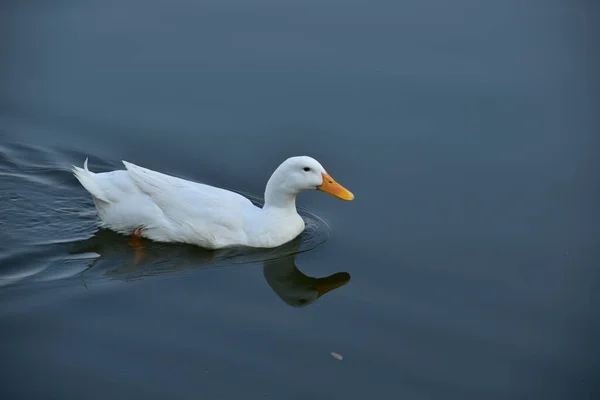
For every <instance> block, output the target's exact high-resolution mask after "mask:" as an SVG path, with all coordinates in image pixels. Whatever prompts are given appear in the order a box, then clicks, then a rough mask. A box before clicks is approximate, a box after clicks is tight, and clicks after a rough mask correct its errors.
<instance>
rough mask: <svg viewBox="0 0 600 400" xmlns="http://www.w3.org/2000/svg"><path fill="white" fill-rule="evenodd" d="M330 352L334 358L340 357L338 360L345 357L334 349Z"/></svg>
mask: <svg viewBox="0 0 600 400" xmlns="http://www.w3.org/2000/svg"><path fill="white" fill-rule="evenodd" d="M329 354H331V356H332V357H333V358H336V359H338V360H340V361H341V360H343V359H344V357H342V355H341V354H340V353H336V352H335V351H332V352H331V353H329Z"/></svg>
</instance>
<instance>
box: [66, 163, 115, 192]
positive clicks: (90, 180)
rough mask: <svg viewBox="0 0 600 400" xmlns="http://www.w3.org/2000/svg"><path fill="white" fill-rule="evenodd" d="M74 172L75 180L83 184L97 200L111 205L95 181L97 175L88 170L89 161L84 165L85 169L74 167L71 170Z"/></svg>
mask: <svg viewBox="0 0 600 400" xmlns="http://www.w3.org/2000/svg"><path fill="white" fill-rule="evenodd" d="M71 170H72V171H73V175H75V178H77V180H78V181H79V183H81V185H82V186H83V187H84V188H85V189H86V190H87V191H88V192H90V194H91V195H92V196H94V198H95V199H97V200H100V201H104V202H106V203H110V201H109V200H108V199H107V198H106V195H105V194H104V192H103V190H102V188H101V187H100V186H98V184H97V183H96V180H95V175H96V174H95V173H93V172H91V171H90V170H89V169H88V159H87V158H86V159H85V162H84V163H83V168H79V167H76V166H73V168H72V169H71Z"/></svg>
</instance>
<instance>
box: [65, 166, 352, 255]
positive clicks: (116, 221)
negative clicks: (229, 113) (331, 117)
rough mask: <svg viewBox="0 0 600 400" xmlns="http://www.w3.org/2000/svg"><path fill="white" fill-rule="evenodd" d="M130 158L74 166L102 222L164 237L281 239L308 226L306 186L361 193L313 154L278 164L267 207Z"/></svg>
mask: <svg viewBox="0 0 600 400" xmlns="http://www.w3.org/2000/svg"><path fill="white" fill-rule="evenodd" d="M123 163H124V164H125V167H126V170H117V171H111V172H104V173H93V172H91V171H90V170H89V169H88V167H87V159H86V160H85V163H84V167H83V168H79V167H73V173H74V174H75V177H76V178H77V179H78V180H79V182H80V183H81V184H82V185H83V187H84V188H85V189H86V190H87V191H88V192H90V194H91V195H92V198H93V199H94V203H95V204H96V209H97V210H98V216H99V217H100V220H101V224H102V226H104V227H106V228H109V229H112V230H114V231H116V232H119V233H122V234H127V235H133V236H134V238H139V237H145V238H148V239H151V240H154V241H157V242H180V243H189V244H194V245H197V246H200V247H205V248H209V249H219V248H224V247H231V246H249V247H263V248H270V247H277V246H280V245H282V244H284V243H286V242H289V241H290V240H292V239H294V238H295V237H296V236H298V235H299V234H300V233H301V232H302V231H303V230H304V220H303V219H302V217H300V215H298V212H297V211H296V196H297V195H298V194H300V193H301V192H303V191H306V190H311V189H318V190H321V191H324V192H326V193H329V194H332V195H333V196H335V197H338V198H340V199H342V200H353V199H354V195H353V194H352V193H350V192H349V191H348V190H346V189H345V188H344V187H342V186H341V185H340V184H338V183H337V182H336V181H335V180H333V178H332V177H331V176H330V175H329V174H328V173H327V172H326V171H325V169H324V168H323V167H322V166H321V164H319V162H318V161H317V160H315V159H313V158H311V157H306V156H300V157H291V158H288V159H287V160H285V161H284V162H283V163H282V164H281V165H280V166H279V167H278V168H277V169H276V170H275V172H273V175H271V178H270V179H269V181H268V182H267V187H266V189H265V203H264V206H263V207H262V208H259V207H256V206H255V205H254V204H252V202H251V201H250V200H249V199H247V198H246V197H244V196H242V195H240V194H238V193H234V192H231V191H228V190H225V189H221V188H217V187H214V186H208V185H204V184H200V183H196V182H190V181H187V180H184V179H181V178H176V177H173V176H169V175H165V174H162V173H160V172H156V171H152V170H149V169H146V168H142V167H139V166H137V165H134V164H131V163H128V162H125V161H123Z"/></svg>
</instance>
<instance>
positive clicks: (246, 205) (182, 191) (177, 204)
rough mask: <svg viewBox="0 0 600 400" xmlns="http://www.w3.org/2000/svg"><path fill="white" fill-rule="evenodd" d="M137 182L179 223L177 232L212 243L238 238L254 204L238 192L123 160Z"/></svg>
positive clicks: (137, 184)
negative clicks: (246, 216)
mask: <svg viewBox="0 0 600 400" xmlns="http://www.w3.org/2000/svg"><path fill="white" fill-rule="evenodd" d="M123 164H125V167H126V168H127V171H128V172H129V175H130V177H131V179H132V180H133V182H134V183H135V185H136V186H137V187H138V188H139V189H140V190H141V191H142V192H143V193H145V194H147V195H148V196H149V197H150V198H151V199H152V201H153V202H154V203H155V204H156V205H157V206H158V207H159V208H160V209H161V210H162V212H163V213H164V214H165V217H167V218H168V219H169V220H170V221H172V222H174V223H175V224H176V225H177V229H176V232H177V235H182V234H183V235H185V236H188V235H189V236H190V237H194V238H199V237H204V238H205V239H206V240H207V241H210V242H211V243H212V244H215V242H219V243H218V244H222V243H221V242H223V241H225V242H226V241H228V240H231V241H235V240H236V239H238V238H237V237H236V238H234V237H233V236H234V235H239V234H240V232H243V228H244V220H245V218H244V217H245V215H246V213H248V212H249V211H250V210H251V209H252V208H254V205H253V204H252V202H251V201H250V200H249V199H247V198H245V197H243V196H242V195H239V194H237V193H234V192H230V191H228V190H224V189H220V188H216V187H214V186H209V185H204V184H201V183H196V182H191V181H187V180H184V179H181V178H177V177H174V176H170V175H166V174H163V173H160V172H156V171H152V170H149V169H147V168H143V167H139V166H137V165H134V164H131V163H128V162H126V161H123Z"/></svg>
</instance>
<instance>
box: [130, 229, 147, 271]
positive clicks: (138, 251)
mask: <svg viewBox="0 0 600 400" xmlns="http://www.w3.org/2000/svg"><path fill="white" fill-rule="evenodd" d="M142 232H143V231H142V228H137V229H136V230H135V231H133V233H132V234H131V240H130V241H129V242H128V244H129V246H130V247H131V248H133V249H134V250H135V254H134V259H133V263H134V264H138V263H139V262H140V261H141V260H142V258H143V257H144V249H145V248H146V245H145V244H144V242H143V241H142Z"/></svg>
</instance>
